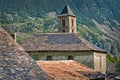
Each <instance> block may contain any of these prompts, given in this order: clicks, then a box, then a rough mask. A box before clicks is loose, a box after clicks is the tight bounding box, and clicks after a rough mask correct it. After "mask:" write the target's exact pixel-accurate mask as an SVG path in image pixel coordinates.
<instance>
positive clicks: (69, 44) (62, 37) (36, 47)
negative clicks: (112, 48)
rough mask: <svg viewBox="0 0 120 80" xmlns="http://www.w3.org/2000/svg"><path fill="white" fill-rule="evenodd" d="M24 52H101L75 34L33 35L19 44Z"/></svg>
mask: <svg viewBox="0 0 120 80" xmlns="http://www.w3.org/2000/svg"><path fill="white" fill-rule="evenodd" d="M20 44H21V46H22V47H23V48H24V49H25V50H26V51H102V52H105V51H104V50H102V49H100V48H98V47H97V46H95V45H93V44H91V43H89V42H88V41H86V40H85V39H83V38H81V37H80V36H78V35H77V34H70V33H47V34H41V35H34V36H32V37H30V38H28V39H26V40H25V41H23V42H21V43H20Z"/></svg>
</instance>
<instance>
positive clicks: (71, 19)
mask: <svg viewBox="0 0 120 80" xmlns="http://www.w3.org/2000/svg"><path fill="white" fill-rule="evenodd" d="M57 17H58V23H59V28H58V32H59V33H76V16H75V15H74V14H73V12H72V11H71V9H70V7H69V5H66V6H65V7H64V9H63V10H62V12H61V13H60V15H58V16H57Z"/></svg>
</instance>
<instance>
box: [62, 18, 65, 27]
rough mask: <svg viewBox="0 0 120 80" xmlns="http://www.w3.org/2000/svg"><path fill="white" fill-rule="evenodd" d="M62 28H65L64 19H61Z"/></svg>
mask: <svg viewBox="0 0 120 80" xmlns="http://www.w3.org/2000/svg"><path fill="white" fill-rule="evenodd" d="M62 26H63V27H65V19H62Z"/></svg>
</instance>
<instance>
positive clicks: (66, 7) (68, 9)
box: [60, 5, 75, 16]
mask: <svg viewBox="0 0 120 80" xmlns="http://www.w3.org/2000/svg"><path fill="white" fill-rule="evenodd" d="M63 14H67V15H72V16H75V15H74V14H73V12H72V10H71V9H70V7H69V5H66V6H65V7H64V9H63V10H62V12H61V13H60V15H63Z"/></svg>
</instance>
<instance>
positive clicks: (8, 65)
mask: <svg viewBox="0 0 120 80" xmlns="http://www.w3.org/2000/svg"><path fill="white" fill-rule="evenodd" d="M0 80H53V79H52V78H51V77H49V76H48V74H47V73H45V72H44V71H43V70H42V69H41V68H40V66H38V65H37V63H36V62H35V61H34V60H33V59H32V58H31V57H30V56H29V55H28V54H27V53H26V52H25V51H24V49H23V48H22V47H21V46H19V45H18V44H17V43H16V42H15V41H14V40H13V38H12V37H11V36H10V35H9V34H8V33H7V32H6V31H4V30H3V29H2V28H0Z"/></svg>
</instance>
